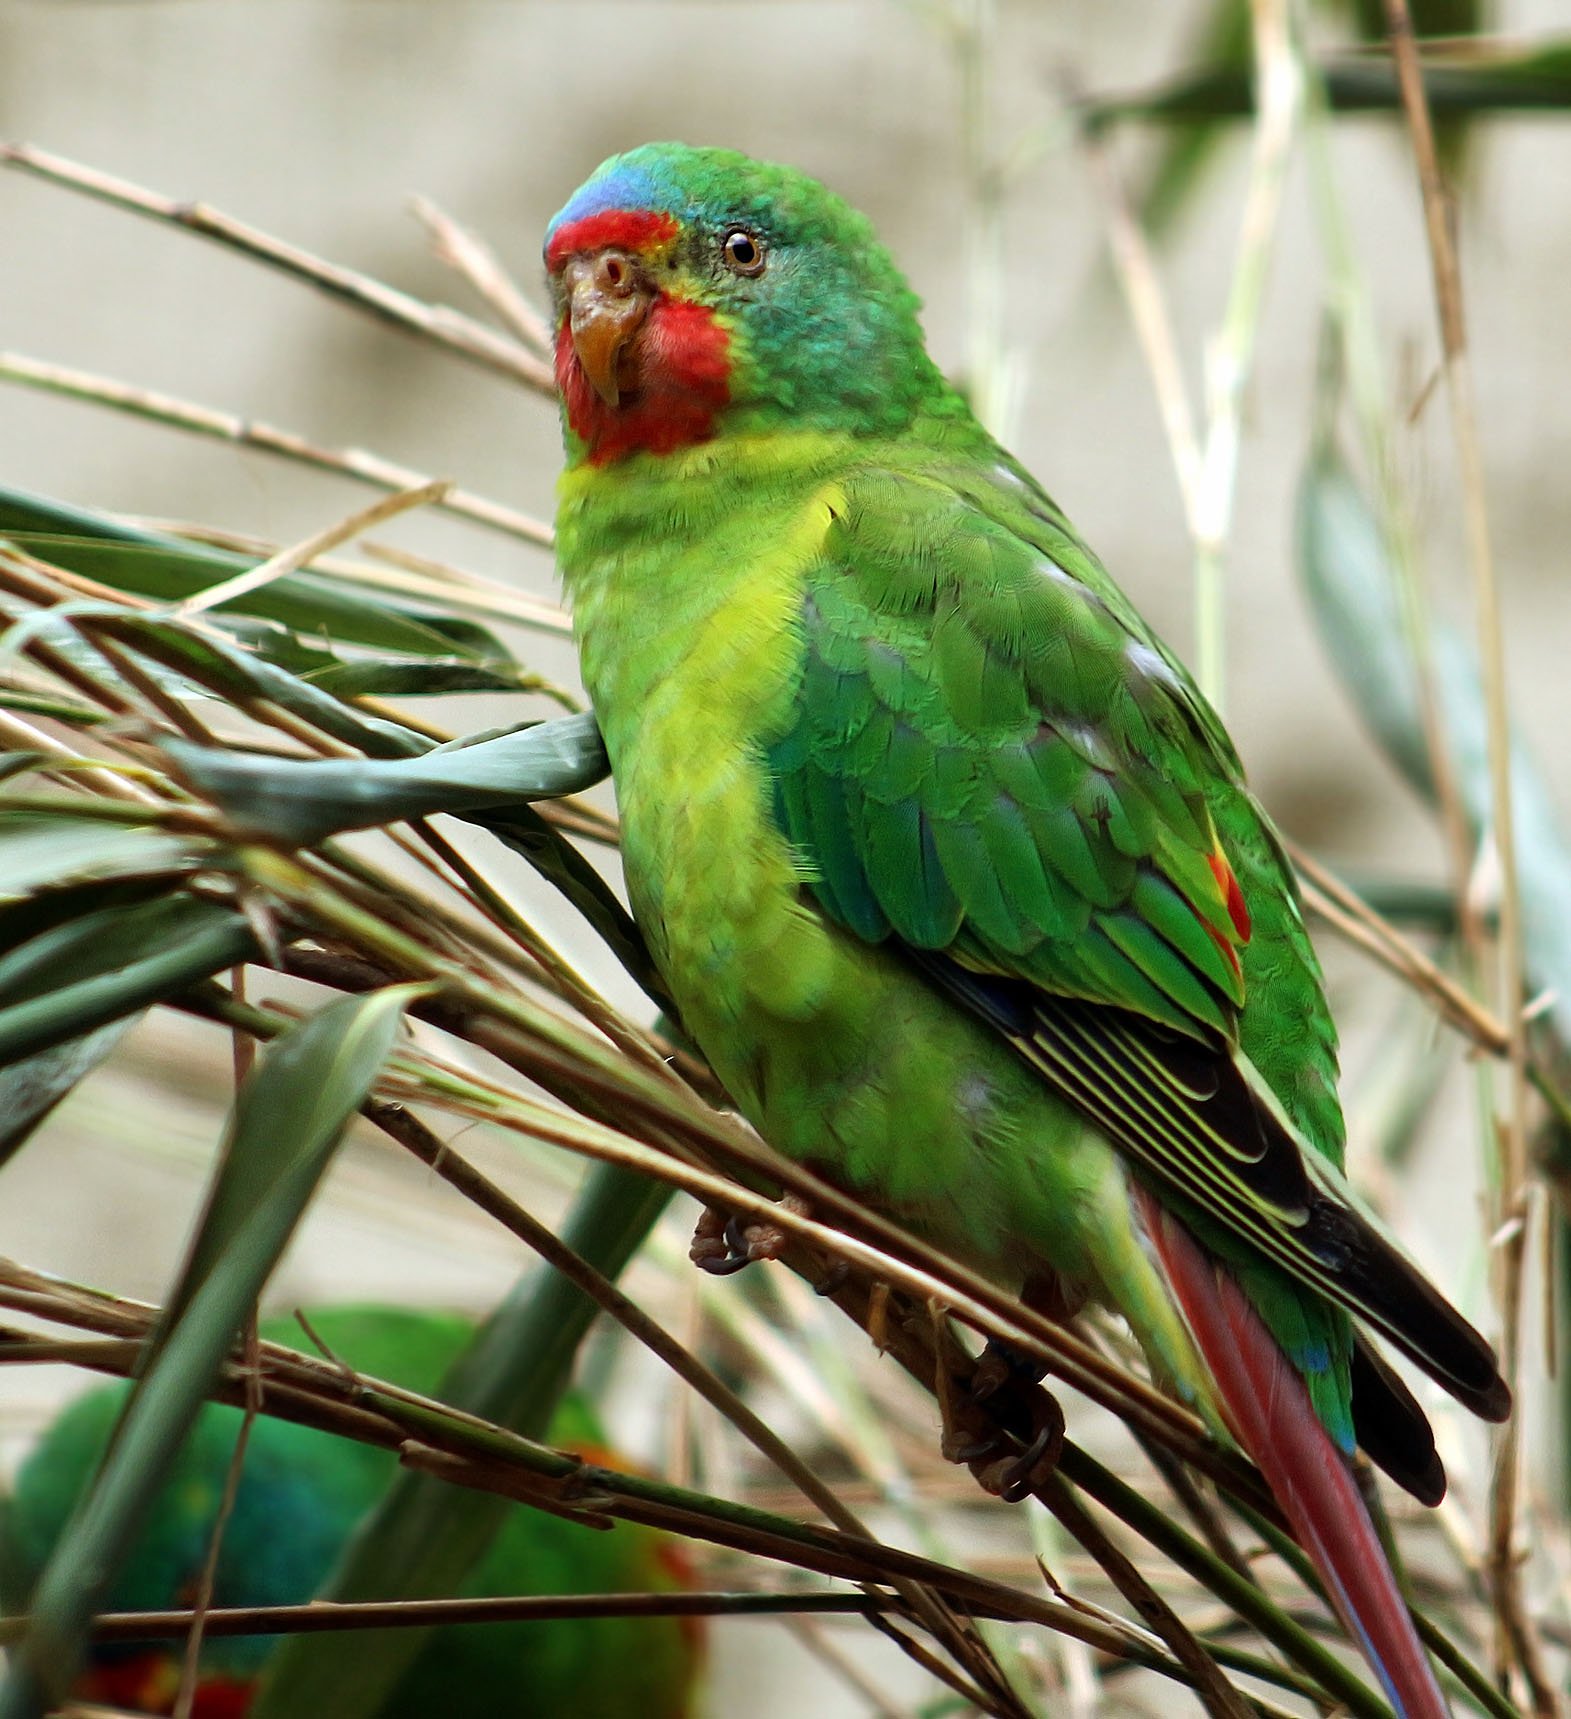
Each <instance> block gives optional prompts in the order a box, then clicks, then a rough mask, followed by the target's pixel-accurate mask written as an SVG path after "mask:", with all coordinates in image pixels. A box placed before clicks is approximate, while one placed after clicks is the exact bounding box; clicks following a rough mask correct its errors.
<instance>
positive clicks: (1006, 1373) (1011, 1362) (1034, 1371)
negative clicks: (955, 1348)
mask: <svg viewBox="0 0 1571 1719" xmlns="http://www.w3.org/2000/svg"><path fill="white" fill-rule="evenodd" d="M1046 1374H1047V1363H1046V1362H1045V1361H1039V1360H1038V1359H1037V1357H1036V1356H1035V1355H1023V1354H1021V1352H1020V1351H1019V1350H1018V1349H1012V1348H1010V1346H1009V1345H1008V1344H1007V1343H1000V1342H999V1341H998V1339H997V1338H996V1337H989V1338H988V1340H987V1347H986V1348H984V1349H983V1351H982V1353H981V1354H980V1355H979V1356H978V1357H977V1362H976V1371H975V1372H974V1373H973V1374H972V1375H971V1395H972V1397H973V1398H974V1399H975V1400H976V1401H977V1402H979V1403H985V1402H986V1401H987V1399H988V1398H989V1397H992V1396H996V1395H997V1394H998V1392H999V1391H1001V1390H1002V1389H1003V1388H1004V1386H1005V1385H1009V1384H1025V1385H1039V1384H1040V1383H1041V1382H1042V1380H1043V1378H1044V1377H1045V1376H1046Z"/></svg>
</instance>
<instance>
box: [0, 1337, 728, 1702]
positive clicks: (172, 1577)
mask: <svg viewBox="0 0 1571 1719" xmlns="http://www.w3.org/2000/svg"><path fill="white" fill-rule="evenodd" d="M310 1318H311V1324H312V1327H313V1329H314V1330H316V1331H317V1332H318V1333H319V1334H320V1336H321V1338H322V1341H323V1342H324V1343H325V1344H327V1346H328V1347H329V1348H330V1349H331V1350H332V1351H333V1353H334V1354H336V1355H340V1356H342V1357H343V1358H344V1359H345V1360H346V1361H348V1362H349V1363H350V1364H351V1365H353V1366H354V1367H356V1368H357V1369H358V1370H360V1371H362V1372H364V1373H367V1374H371V1375H373V1376H375V1377H377V1378H382V1379H386V1380H389V1381H391V1382H392V1383H394V1384H399V1385H402V1386H404V1387H405V1388H406V1389H408V1390H414V1391H419V1392H422V1393H424V1394H429V1393H431V1392H433V1391H435V1390H436V1389H437V1388H438V1386H439V1385H440V1383H441V1380H442V1376H443V1374H444V1373H445V1372H446V1371H447V1368H448V1366H449V1364H450V1363H451V1362H452V1361H454V1360H455V1359H456V1358H457V1356H458V1354H459V1352H460V1351H461V1350H462V1349H463V1348H464V1347H465V1346H466V1345H467V1344H468V1342H469V1340H470V1339H471V1337H472V1336H473V1335H474V1329H473V1326H472V1325H471V1324H470V1323H469V1322H468V1321H467V1320H465V1319H462V1318H458V1317H456V1316H449V1315H444V1314H436V1313H428V1312H416V1311H412V1310H403V1309H399V1308H392V1307H338V1308H325V1309H319V1310H317V1311H315V1312H313V1313H312V1314H311V1315H310ZM262 1335H263V1336H264V1337H268V1338H271V1339H274V1340H276V1341H278V1342H281V1343H287V1344H289V1345H291V1346H292V1347H298V1346H300V1343H301V1332H300V1328H299V1326H298V1325H297V1324H296V1323H295V1322H294V1321H293V1320H278V1321H274V1322H270V1323H265V1324H264V1325H263V1327H262ZM125 1390H126V1387H125V1386H124V1385H120V1384H116V1385H110V1386H105V1387H103V1388H101V1389H98V1390H95V1391H91V1392H89V1393H88V1394H87V1395H86V1396H83V1397H80V1398H78V1399H77V1400H76V1401H75V1402H73V1403H71V1404H69V1405H68V1406H67V1407H66V1408H65V1409H64V1410H63V1411H62V1412H61V1414H60V1415H59V1416H58V1417H57V1418H56V1420H55V1421H54V1423H53V1424H52V1425H51V1426H50V1427H49V1429H48V1430H47V1431H46V1432H45V1434H44V1436H43V1437H42V1439H41V1440H40V1441H39V1443H38V1444H37V1445H36V1446H35V1447H34V1449H33V1450H32V1451H31V1452H30V1453H29V1455H28V1457H27V1459H26V1461H25V1462H24V1463H23V1465H22V1467H21V1470H20V1472H19V1473H18V1476H17V1479H16V1485H15V1490H14V1493H13V1495H12V1496H11V1498H10V1499H8V1500H7V1501H6V1503H5V1507H4V1514H3V1516H0V1574H3V1582H4V1599H5V1602H6V1607H7V1609H8V1610H21V1609H23V1608H24V1607H25V1605H26V1596H27V1593H28V1591H29V1589H30V1588H31V1586H32V1583H33V1580H34V1579H35V1578H36V1576H37V1574H38V1571H39V1570H40V1568H41V1567H42V1565H43V1562H44V1559H45V1558H46V1557H47V1556H48V1554H49V1552H50V1550H51V1548H52V1547H53V1546H54V1544H55V1542H56V1540H58V1538H59V1536H60V1532H61V1530H62V1528H63V1527H64V1525H65V1522H66V1519H67V1517H68V1516H69V1514H70V1512H71V1510H72V1508H73V1506H74V1505H75V1503H76V1500H77V1498H78V1496H79V1495H80V1493H81V1491H82V1489H83V1487H84V1486H85V1485H86V1484H87V1482H88V1481H89V1480H90V1479H91V1477H92V1475H93V1473H94V1471H95V1470H96V1468H97V1465H98V1461H99V1458H100V1457H101V1456H102V1455H103V1451H104V1447H105V1445H106V1444H107V1443H108V1440H109V1435H110V1431H111V1429H112V1428H113V1426H114V1423H115V1421H116V1419H117V1418H118V1416H119V1413H120V1407H121V1404H122V1402H123V1400H124V1397H125ZM240 1420H241V1416H240V1411H239V1410H238V1409H233V1408H227V1407H224V1406H221V1405H218V1404H209V1405H208V1406H207V1407H206V1408H204V1409H203V1410H202V1412H201V1414H200V1415H198V1417H197V1420H196V1424H195V1425H194V1426H193V1428H192V1430H191V1434H190V1437H189V1440H188V1441H187V1443H186V1445H185V1447H184V1449H183V1450H182V1451H181V1453H180V1456H179V1457H178V1458H177V1460H176V1463H175V1467H174V1470H173V1472H172V1473H171V1474H170V1477H169V1479H168V1481H167V1482H166V1483H165V1485H164V1488H163V1491H162V1492H161V1494H160V1497H159V1501H158V1503H157V1505H156V1506H155V1509H154V1512H153V1515H152V1519H151V1521H150V1523H149V1526H148V1528H147V1529H146V1530H145V1532H144V1533H143V1534H142V1536H141V1539H140V1540H139V1541H138V1543H137V1545H136V1547H135V1549H134V1550H133V1552H132V1555H131V1557H130V1559H129V1560H128V1562H127V1564H126V1566H125V1568H124V1569H123V1570H122V1571H121V1573H120V1576H119V1578H118V1579H117V1580H116V1582H115V1584H114V1585H113V1587H112V1588H111V1590H110V1595H109V1602H108V1604H109V1607H110V1609H113V1610H117V1611H145V1610H161V1609H164V1608H167V1607H173V1606H179V1605H184V1604H188V1603H189V1602H190V1599H191V1596H192V1593H193V1591H194V1588H195V1585H196V1582H197V1580H198V1578H199V1575H200V1572H201V1570H202V1568H203V1565H204V1562H205V1560H206V1557H207V1551H208V1545H209V1542H210V1538H211V1535H212V1530H213V1522H214V1518H215V1515H216V1513H217V1510H218V1505H219V1500H220V1499H221V1497H222V1495H223V1491H224V1486H225V1482H226V1479H227V1477H228V1473H229V1465H230V1462H231V1459H232V1457H233V1454H234V1448H235V1436H236V1434H237V1432H238V1431H239V1428H240ZM550 1436H551V1439H552V1440H553V1442H555V1443H557V1444H559V1445H562V1446H564V1447H565V1448H571V1449H577V1450H582V1451H584V1452H585V1453H586V1454H590V1455H591V1460H593V1461H595V1462H603V1461H606V1460H607V1457H606V1453H605V1450H604V1448H603V1440H602V1438H601V1436H600V1433H599V1429H598V1428H597V1427H596V1425H595V1421H594V1417H593V1415H592V1414H591V1412H590V1410H589V1408H588V1406H587V1405H586V1404H585V1403H584V1402H583V1401H582V1400H581V1399H579V1398H576V1397H569V1398H567V1399H566V1400H565V1401H564V1402H563V1404H562V1406H561V1408H560V1409H559V1410H558V1412H557V1416H556V1419H555V1420H554V1421H553V1423H552V1426H551V1434H550ZM397 1468H398V1458H397V1456H396V1454H395V1453H394V1452H391V1451H386V1450H380V1449H376V1448H374V1447H373V1446H370V1445H364V1444H357V1443H355V1442H353V1441H352V1440H348V1439H341V1438H335V1437H333V1436H332V1435H331V1434H328V1433H322V1432H317V1431H315V1430H313V1429H312V1428H309V1427H302V1426H296V1425H293V1424H292V1423H290V1422H288V1421H280V1420H272V1419H269V1418H268V1417H266V1416H262V1417H260V1418H258V1419H257V1420H256V1421H255V1422H254V1423H253V1425H252V1428H251V1436H250V1440H249V1442H248V1444H247V1447H246V1455H245V1465H244V1469H243V1471H242V1479H241V1482H240V1486H239V1490H238V1493H237V1495H236V1499H235V1507H234V1512H233V1514H232V1515H231V1517H230V1519H229V1523H228V1526H227V1528H226V1530H225V1534H224V1541H223V1549H222V1552H221V1554H220V1557H219V1563H218V1573H217V1580H216V1583H215V1586H214V1592H213V1603H214V1604H215V1605H219V1606H266V1605H297V1604H303V1603H304V1602H305V1601H307V1600H309V1599H311V1598H312V1597H313V1595H315V1594H316V1593H317V1592H318V1590H319V1589H320V1588H321V1586H322V1584H323V1582H324V1581H325V1579H326V1578H327V1576H328V1575H329V1573H330V1572H331V1570H332V1568H333V1566H334V1564H335V1563H336V1561H337V1558H338V1554H339V1553H340V1552H341V1551H342V1549H343V1546H344V1542H345V1541H346V1540H347V1539H348V1537H349V1535H350V1534H351V1533H352V1532H353V1531H354V1528H355V1525H356V1524H357V1523H358V1522H359V1521H360V1519H361V1518H362V1517H363V1516H364V1515H365V1514H366V1513H367V1511H368V1510H369V1509H370V1508H371V1506H372V1505H373V1504H374V1503H375V1502H376V1500H377V1499H378V1498H379V1497H380V1495H381V1494H382V1493H383V1492H384V1491H385V1490H386V1488H387V1486H388V1485H389V1483H390V1482H391V1481H392V1479H393V1477H394V1475H395V1473H396V1472H397ZM685 1585H688V1583H687V1577H686V1572H685V1571H684V1569H683V1566H682V1561H681V1555H680V1548H679V1546H678V1545H677V1543H675V1542H673V1541H671V1540H670V1539H669V1538H668V1537H666V1536H664V1535H662V1534H659V1533H657V1532H655V1531H653V1530H651V1529H646V1528H642V1527H637V1526H634V1525H632V1524H629V1523H622V1524H619V1525H618V1526H617V1527H616V1528H615V1529H613V1530H612V1531H611V1532H609V1533H606V1532H602V1531H600V1530H597V1529H593V1528H587V1527H584V1526H582V1525H580V1524H578V1523H575V1522H568V1521H564V1520H563V1519H562V1518H560V1517H557V1516H551V1515H549V1514H546V1513H545V1512H542V1511H535V1510H530V1509H527V1508H520V1509H518V1510H515V1511H513V1512H511V1513H510V1514H509V1516H508V1519H507V1522H506V1525H505V1526H504V1527H503V1529H502V1531H501V1533H500V1534H499V1535H498V1537H497V1539H496V1541H495V1542H494V1543H493V1545H492V1547H491V1550H490V1551H489V1553H487V1554H486V1556H485V1558H484V1559H483V1560H482V1562H481V1564H480V1565H479V1566H478V1567H477V1568H476V1570H475V1571H474V1572H473V1574H472V1575H471V1577H470V1578H469V1580H468V1581H467V1582H466V1583H465V1584H464V1587H463V1590H462V1592H463V1594H464V1595H465V1596H477V1595H489V1594H561V1593H568V1594H571V1593H624V1592H649V1593H663V1592H670V1591H671V1590H673V1589H675V1588H678V1587H681V1586H685ZM275 1645H276V1640H275V1638H273V1637H269V1636H227V1637H210V1638H208V1639H207V1640H205V1641H204V1642H203V1644H202V1651H201V1662H200V1669H199V1683H198V1687H197V1690H196V1699H195V1704H194V1706H193V1708H192V1712H193V1714H194V1715H195V1719H243V1715H244V1714H245V1713H246V1712H248V1711H249V1709H250V1705H251V1701H252V1699H253V1696H254V1694H255V1692H256V1689H257V1686H258V1683H259V1680H260V1678H261V1676H262V1674H263V1672H264V1671H265V1669H266V1665H267V1660H268V1656H269V1655H270V1654H271V1652H272V1650H273V1648H274V1646H275ZM701 1647H702V1641H701V1635H700V1634H699V1632H698V1630H697V1629H696V1627H695V1624H694V1621H693V1620H692V1619H683V1618H599V1619H572V1620H561V1621H553V1622H549V1623H512V1624H469V1625H449V1626H446V1627H444V1628H441V1629H438V1630H435V1631H433V1633H432V1635H431V1637H430V1639H429V1641H428V1642H427V1644H426V1645H425V1647H423V1648H422V1649H421V1651H420V1654H419V1656H418V1657H417V1659H416V1660H415V1662H414V1664H413V1666H412V1667H411V1669H410V1671H409V1673H408V1674H407V1676H406V1677H405V1679H404V1681H403V1682H402V1683H401V1684H400V1685H399V1687H398V1690H397V1693H396V1694H395V1695H394V1696H393V1698H392V1700H391V1702H390V1703H389V1705H388V1706H386V1707H385V1708H384V1709H383V1711H382V1719H430V1715H432V1714H437V1713H440V1714H442V1715H443V1716H444V1719H515V1716H516V1719H561V1715H563V1714H568V1713H571V1714H575V1715H576V1714H582V1715H584V1719H687V1716H688V1715H689V1714H691V1713H692V1712H693V1706H692V1703H693V1700H694V1697H695V1690H696V1682H697V1678H698V1673H699V1670H700V1668H701V1663H702V1657H703V1656H702V1652H701ZM180 1656H181V1644H179V1643H158V1644H147V1643H137V1644H131V1643H127V1644H124V1645H109V1644H103V1645H101V1646H99V1647H97V1648H95V1649H94V1651H93V1654H92V1657H91V1660H90V1662H89V1665H88V1667H87V1669H86V1671H85V1672H84V1674H83V1676H82V1678H81V1680H80V1682H79V1683H78V1686H77V1691H76V1693H77V1694H78V1695H79V1696H80V1697H81V1698H83V1699H85V1700H92V1701H100V1702H104V1703H107V1704H111V1705H114V1706H116V1707H119V1708H123V1709H127V1710H129V1711H131V1712H135V1713H169V1712H171V1711H173V1705H174V1700H175V1696H176V1693H177V1690H178V1688H179V1682H180Z"/></svg>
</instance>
